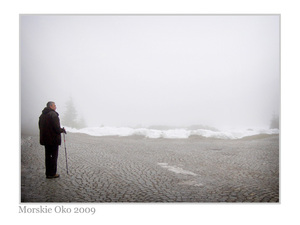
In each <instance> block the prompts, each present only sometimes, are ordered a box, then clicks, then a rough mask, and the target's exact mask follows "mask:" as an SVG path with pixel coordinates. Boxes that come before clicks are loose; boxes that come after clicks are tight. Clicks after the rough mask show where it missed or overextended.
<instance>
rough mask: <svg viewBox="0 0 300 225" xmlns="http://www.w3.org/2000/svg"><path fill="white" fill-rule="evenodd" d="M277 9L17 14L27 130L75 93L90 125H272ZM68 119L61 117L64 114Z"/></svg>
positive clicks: (276, 109) (276, 95)
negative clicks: (50, 103) (232, 12)
mask: <svg viewBox="0 0 300 225" xmlns="http://www.w3.org/2000/svg"><path fill="white" fill-rule="evenodd" d="M279 24H280V16H279V15H264V16H263V15H261V16H259V15H256V16H254V15H252V16H203V15H198V16H197V15H193V16H184V15H182V16H174V15H172V16H159V15H155V16H154V15H153V16H146V15H144V16H137V15H135V16H134V15H131V16H129V15H127V16H125V15H124V16H121V15H119V16H115V15H99V16H79V15H78V16H76V15H72V16H71V15H70V16H67V15H65V16H63V15H21V16H20V68H21V69H20V80H21V82H20V85H21V87H20V88H21V102H20V103H21V129H22V132H26V131H29V130H30V131H32V130H37V129H38V126H37V123H38V117H39V115H40V114H41V112H42V110H43V108H44V107H45V106H46V103H47V102H48V101H54V102H55V103H56V105H57V112H58V113H59V114H60V118H61V122H63V116H64V113H65V112H66V102H67V101H68V100H69V99H70V98H72V100H73V102H74V106H75V109H76V111H77V113H78V117H79V118H83V119H84V121H85V123H86V126H89V127H95V126H114V127H122V126H125V127H138V126H143V127H151V126H170V127H189V126H193V125H203V126H210V127H214V128H216V129H223V128H226V129H227V128H228V129H234V128H252V127H269V126H270V123H271V119H272V117H273V116H274V115H279V116H280V27H279ZM62 124H63V123H62Z"/></svg>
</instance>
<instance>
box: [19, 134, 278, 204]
mask: <svg viewBox="0 0 300 225" xmlns="http://www.w3.org/2000/svg"><path fill="white" fill-rule="evenodd" d="M67 146H68V147H67V151H68V164H69V174H67V173H66V169H65V155H64V149H62V148H60V151H59V159H58V173H60V175H61V176H60V178H57V179H46V178H45V175H44V170H45V166H44V147H43V146H40V145H39V137H38V136H31V137H29V136H24V135H22V137H21V174H20V176H21V202H279V164H278V163H279V137H278V136H270V137H268V138H263V139H253V140H212V139H196V138H195V139H142V138H134V137H130V138H127V137H91V136H88V135H82V134H72V133H68V135H67ZM212 149H215V150H212Z"/></svg>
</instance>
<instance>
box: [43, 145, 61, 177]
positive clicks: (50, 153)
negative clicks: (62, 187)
mask: <svg viewBox="0 0 300 225" xmlns="http://www.w3.org/2000/svg"><path fill="white" fill-rule="evenodd" d="M45 152H46V157H45V164H46V176H54V175H55V174H56V170H57V157H58V145H45Z"/></svg>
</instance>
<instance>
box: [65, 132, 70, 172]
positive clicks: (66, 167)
mask: <svg viewBox="0 0 300 225" xmlns="http://www.w3.org/2000/svg"><path fill="white" fill-rule="evenodd" d="M64 145H65V156H66V168H67V174H69V171H68V157H67V148H66V137H65V133H64Z"/></svg>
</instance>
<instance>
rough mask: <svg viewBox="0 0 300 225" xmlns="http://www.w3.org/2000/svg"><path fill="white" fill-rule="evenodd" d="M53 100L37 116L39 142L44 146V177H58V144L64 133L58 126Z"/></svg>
mask: <svg viewBox="0 0 300 225" xmlns="http://www.w3.org/2000/svg"><path fill="white" fill-rule="evenodd" d="M55 110H56V105H55V103H54V102H48V103H47V107H45V108H44V109H43V111H42V114H41V116H40V118H39V128H40V144H41V145H44V146H45V152H46V154H45V156H46V157H45V162H46V178H58V177H59V174H57V173H56V170H57V157H58V146H59V145H60V144H61V133H66V131H65V129H64V128H61V127H60V121H59V117H58V116H59V114H58V113H57V112H56V111H55Z"/></svg>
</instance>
